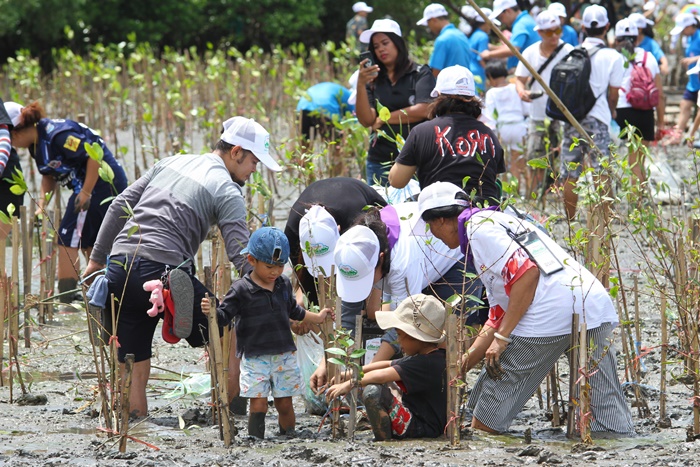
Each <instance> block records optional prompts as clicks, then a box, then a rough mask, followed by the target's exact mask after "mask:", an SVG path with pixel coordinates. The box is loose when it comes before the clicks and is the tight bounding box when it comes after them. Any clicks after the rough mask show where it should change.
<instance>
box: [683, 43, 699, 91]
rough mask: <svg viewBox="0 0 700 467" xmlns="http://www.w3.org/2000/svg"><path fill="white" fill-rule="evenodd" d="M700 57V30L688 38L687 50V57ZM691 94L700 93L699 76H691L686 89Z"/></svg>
mask: <svg viewBox="0 0 700 467" xmlns="http://www.w3.org/2000/svg"><path fill="white" fill-rule="evenodd" d="M698 55H700V29H698V30H697V31H695V34H693V35H692V36H690V37H689V38H688V47H686V49H685V56H686V57H697V56H698ZM685 88H686V89H687V90H688V91H690V92H697V91H700V78H698V75H697V74H694V75H690V78H689V79H688V85H687V86H686V87H685Z"/></svg>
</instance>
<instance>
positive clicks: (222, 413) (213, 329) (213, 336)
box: [205, 294, 231, 447]
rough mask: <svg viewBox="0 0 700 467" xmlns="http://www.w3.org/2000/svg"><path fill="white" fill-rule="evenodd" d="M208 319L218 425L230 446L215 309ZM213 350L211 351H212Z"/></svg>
mask: <svg viewBox="0 0 700 467" xmlns="http://www.w3.org/2000/svg"><path fill="white" fill-rule="evenodd" d="M205 298H206V299H207V300H210V299H209V294H205ZM210 303H211V300H210ZM207 318H208V321H209V358H210V359H211V355H212V353H213V354H214V362H213V363H212V369H211V372H212V374H214V373H216V383H217V384H216V387H215V388H214V390H215V391H216V392H217V400H218V402H219V404H218V411H219V427H220V433H221V434H222V439H223V441H224V446H226V447H229V446H231V418H230V414H229V410H228V381H227V380H226V378H225V375H224V361H223V358H224V357H223V355H222V352H223V350H222V347H221V337H219V323H218V319H217V315H216V309H214V310H212V312H210V313H209V315H207ZM212 350H213V352H212Z"/></svg>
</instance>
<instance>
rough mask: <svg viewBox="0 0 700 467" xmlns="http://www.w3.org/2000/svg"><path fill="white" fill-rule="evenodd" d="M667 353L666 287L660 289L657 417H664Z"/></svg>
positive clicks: (662, 418)
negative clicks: (659, 370)
mask: <svg viewBox="0 0 700 467" xmlns="http://www.w3.org/2000/svg"><path fill="white" fill-rule="evenodd" d="M667 353H668V324H667V322H666V289H665V288H662V289H661V383H660V386H659V389H660V394H659V418H660V419H661V420H664V419H665V418H666V358H667Z"/></svg>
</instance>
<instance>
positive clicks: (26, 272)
mask: <svg viewBox="0 0 700 467" xmlns="http://www.w3.org/2000/svg"><path fill="white" fill-rule="evenodd" d="M19 213H20V228H21V231H22V233H21V235H22V274H23V289H22V291H23V295H24V305H25V310H24V323H25V326H27V328H29V326H28V325H27V324H28V322H29V308H28V307H27V306H26V305H27V295H29V294H30V293H32V279H31V278H32V244H31V243H30V241H29V235H30V233H31V231H32V220H31V218H30V217H29V216H28V215H27V207H26V206H20V208H19ZM12 241H13V242H14V241H17V240H15V239H12ZM4 248H5V246H4V245H3V250H4ZM4 256H5V255H4V254H3V262H2V264H3V270H4V267H5V266H4V265H5V262H4ZM24 345H25V347H26V348H29V342H28V331H27V330H26V329H25V334H24ZM0 360H2V359H1V358H0Z"/></svg>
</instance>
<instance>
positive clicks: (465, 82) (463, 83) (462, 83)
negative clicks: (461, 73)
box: [455, 77, 469, 89]
mask: <svg viewBox="0 0 700 467" xmlns="http://www.w3.org/2000/svg"><path fill="white" fill-rule="evenodd" d="M455 86H456V87H458V88H462V89H469V78H466V77H465V78H460V79H458V80H457V82H456V83H455Z"/></svg>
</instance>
